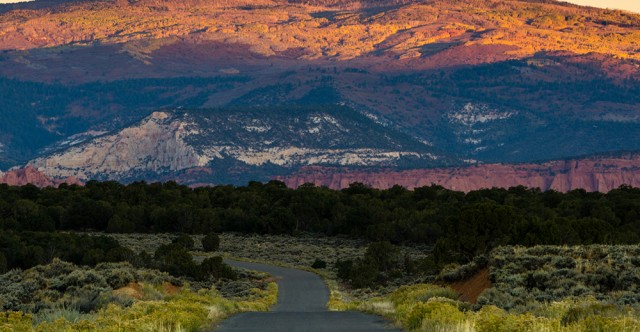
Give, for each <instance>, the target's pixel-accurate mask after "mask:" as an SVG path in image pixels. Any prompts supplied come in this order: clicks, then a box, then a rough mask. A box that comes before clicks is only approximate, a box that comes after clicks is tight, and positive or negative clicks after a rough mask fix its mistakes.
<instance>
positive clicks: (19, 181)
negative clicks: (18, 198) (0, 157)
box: [0, 166, 82, 187]
mask: <svg viewBox="0 0 640 332" xmlns="http://www.w3.org/2000/svg"><path fill="white" fill-rule="evenodd" d="M0 175H1V176H0V183H6V184H8V185H11V186H24V185H25V184H27V183H30V184H33V185H35V186H38V187H49V186H52V187H57V186H59V185H60V184H62V183H67V184H82V183H81V182H80V181H78V180H77V179H75V178H72V177H69V178H65V179H52V178H50V177H48V176H46V175H45V174H43V173H42V172H40V171H38V170H37V169H35V168H33V167H31V166H27V167H25V168H20V169H14V170H10V171H7V172H6V173H2V174H0Z"/></svg>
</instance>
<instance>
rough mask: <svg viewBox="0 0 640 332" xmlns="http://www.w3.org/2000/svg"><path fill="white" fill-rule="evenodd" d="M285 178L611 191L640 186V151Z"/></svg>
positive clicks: (337, 184) (309, 171)
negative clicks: (612, 154) (584, 156)
mask: <svg viewBox="0 0 640 332" xmlns="http://www.w3.org/2000/svg"><path fill="white" fill-rule="evenodd" d="M279 180H282V181H284V182H285V183H286V184H287V185H288V186H290V187H298V186H300V185H302V184H304V183H313V184H316V185H319V186H328V187H331V188H336V189H339V188H345V187H348V186H349V184H350V183H353V182H361V183H364V184H367V185H370V186H372V187H375V188H390V187H392V186H394V185H401V186H403V187H407V188H409V189H412V188H416V187H421V186H429V185H431V184H437V185H441V186H443V187H445V188H449V189H453V190H460V191H464V192H469V191H472V190H477V189H482V188H492V187H502V188H509V187H513V186H520V185H522V186H526V187H532V188H540V189H542V190H549V189H553V190H557V191H562V192H566V191H570V190H573V189H585V190H587V191H600V192H608V191H610V190H612V189H615V188H618V187H619V186H621V185H630V186H634V187H640V154H633V155H626V156H621V157H597V158H589V159H576V160H565V161H550V162H546V163H542V164H515V165H514V164H511V165H510V164H487V165H478V166H471V167H465V168H440V169H420V170H406V171H393V170H370V171H362V170H346V171H345V170H340V169H336V168H322V167H308V168H305V169H302V170H301V171H300V172H298V173H296V174H293V175H291V176H287V177H282V178H279Z"/></svg>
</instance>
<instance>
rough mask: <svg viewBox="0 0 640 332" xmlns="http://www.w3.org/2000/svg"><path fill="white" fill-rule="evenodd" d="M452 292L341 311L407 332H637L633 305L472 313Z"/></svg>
mask: <svg viewBox="0 0 640 332" xmlns="http://www.w3.org/2000/svg"><path fill="white" fill-rule="evenodd" d="M457 298H458V294H457V293H456V292H454V291H453V290H452V289H448V288H443V287H439V286H435V285H413V286H406V287H402V288H400V289H398V290H397V291H395V292H393V293H392V294H390V295H388V296H385V297H380V298H377V299H372V300H369V301H365V302H352V303H350V304H348V305H345V306H344V307H343V308H342V309H352V310H361V311H366V312H371V313H375V314H380V315H383V316H385V317H388V318H389V319H391V320H393V321H394V322H395V323H396V324H397V325H398V326H401V327H402V328H403V329H404V330H407V331H429V332H435V331H438V332H440V331H460V332H471V331H478V332H484V331H486V332H495V331H531V332H534V331H562V332H565V331H566V332H573V331H575V332H578V331H603V332H604V331H625V332H626V331H629V332H630V331H638V329H640V311H639V310H638V308H636V307H631V306H621V307H613V306H607V305H603V304H602V303H601V302H599V301H597V300H595V299H594V298H584V299H581V300H563V301H559V302H550V303H545V304H542V305H540V306H539V308H538V310H536V311H531V312H526V313H511V312H509V311H506V310H504V309H501V308H499V307H497V306H494V305H485V306H482V307H481V308H480V309H479V310H477V311H476V310H471V308H470V305H469V304H468V303H464V302H460V301H458V300H457Z"/></svg>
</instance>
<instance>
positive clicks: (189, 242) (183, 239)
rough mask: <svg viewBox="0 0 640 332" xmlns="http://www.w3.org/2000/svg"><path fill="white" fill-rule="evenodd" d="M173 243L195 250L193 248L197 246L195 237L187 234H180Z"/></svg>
mask: <svg viewBox="0 0 640 332" xmlns="http://www.w3.org/2000/svg"><path fill="white" fill-rule="evenodd" d="M171 243H173V244H175V245H178V246H181V247H183V248H185V249H187V250H193V248H194V247H195V242H194V241H193V238H192V237H191V236H189V235H186V234H184V235H180V236H178V237H177V238H175V239H173V241H171Z"/></svg>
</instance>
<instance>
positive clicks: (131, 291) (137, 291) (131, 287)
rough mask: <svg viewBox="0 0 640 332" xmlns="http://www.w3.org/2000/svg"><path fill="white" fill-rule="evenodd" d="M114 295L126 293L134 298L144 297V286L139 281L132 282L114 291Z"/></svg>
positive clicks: (125, 294)
mask: <svg viewBox="0 0 640 332" xmlns="http://www.w3.org/2000/svg"><path fill="white" fill-rule="evenodd" d="M113 294H114V295H124V296H128V297H132V298H134V299H138V300H140V299H142V286H141V285H140V284H139V283H137V282H132V283H130V284H128V285H127V286H125V287H122V288H118V289H116V290H114V291H113Z"/></svg>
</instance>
